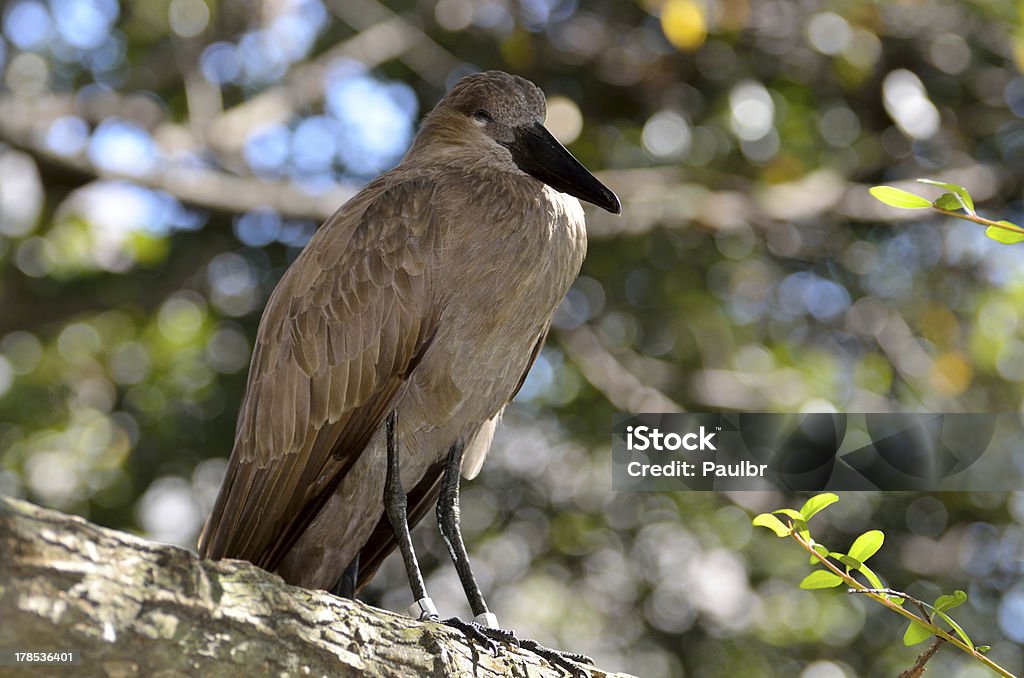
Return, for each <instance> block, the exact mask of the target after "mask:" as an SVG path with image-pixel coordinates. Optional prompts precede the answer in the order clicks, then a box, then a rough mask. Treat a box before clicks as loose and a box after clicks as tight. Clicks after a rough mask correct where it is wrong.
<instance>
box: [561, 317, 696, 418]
mask: <svg viewBox="0 0 1024 678" xmlns="http://www.w3.org/2000/svg"><path fill="white" fill-rule="evenodd" d="M555 336H556V337H558V341H559V343H560V344H561V345H562V348H564V349H565V352H566V354H567V355H568V356H569V359H570V360H572V361H573V362H574V363H575V364H576V366H577V367H579V369H580V372H581V373H582V374H583V377H584V378H585V379H586V380H587V381H588V382H590V384H591V385H592V386H593V387H594V388H596V389H597V390H598V391H600V392H601V393H603V394H604V396H605V398H607V399H608V402H610V403H611V404H612V405H614V406H615V407H616V408H618V409H619V410H621V411H623V412H684V411H685V410H684V408H683V407H682V405H680V404H679V403H677V402H675V401H674V400H672V399H671V398H669V397H668V396H666V395H665V394H664V393H662V392H661V391H659V390H658V389H656V388H653V387H651V386H648V385H646V384H644V383H643V382H641V381H640V380H639V379H638V378H637V377H636V376H635V375H634V374H633V373H632V372H630V371H629V370H627V369H626V368H625V367H623V366H622V364H621V363H620V362H619V361H618V360H616V358H615V356H613V355H612V354H611V353H609V352H608V350H607V349H606V348H605V347H604V345H602V344H601V340H600V338H598V336H597V334H596V333H595V332H594V331H593V330H591V329H590V328H589V327H587V326H586V325H580V326H579V327H577V328H575V329H571V330H556V332H555Z"/></svg>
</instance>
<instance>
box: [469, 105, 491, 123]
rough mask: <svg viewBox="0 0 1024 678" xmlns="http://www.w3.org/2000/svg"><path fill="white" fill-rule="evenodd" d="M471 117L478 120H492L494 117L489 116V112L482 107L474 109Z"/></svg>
mask: <svg viewBox="0 0 1024 678" xmlns="http://www.w3.org/2000/svg"><path fill="white" fill-rule="evenodd" d="M473 117H474V118H476V119H477V120H479V121H480V122H494V118H492V117H491V114H490V113H488V112H487V111H485V110H484V109H482V108H478V109H476V112H475V113H473Z"/></svg>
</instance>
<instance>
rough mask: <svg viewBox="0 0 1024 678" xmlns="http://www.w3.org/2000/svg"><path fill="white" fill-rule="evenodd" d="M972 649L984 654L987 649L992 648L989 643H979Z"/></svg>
mask: <svg viewBox="0 0 1024 678" xmlns="http://www.w3.org/2000/svg"><path fill="white" fill-rule="evenodd" d="M974 649H975V650H977V651H978V652H980V653H982V654H985V653H986V652H988V651H989V650H991V649H992V646H991V645H979V646H978V647H976V648H974Z"/></svg>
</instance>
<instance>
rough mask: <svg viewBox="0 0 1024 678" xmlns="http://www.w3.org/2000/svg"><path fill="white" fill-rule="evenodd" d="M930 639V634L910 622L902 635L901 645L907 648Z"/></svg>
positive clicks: (922, 627)
mask: <svg viewBox="0 0 1024 678" xmlns="http://www.w3.org/2000/svg"><path fill="white" fill-rule="evenodd" d="M931 637H932V632H931V631H929V630H928V629H927V628H925V627H924V626H922V625H921V624H918V623H917V622H910V626H908V627H907V630H906V632H905V633H904V634H903V644H904V645H906V646H907V647H910V646H911V645H917V644H918V643H920V642H922V641H925V640H928V639H929V638H931Z"/></svg>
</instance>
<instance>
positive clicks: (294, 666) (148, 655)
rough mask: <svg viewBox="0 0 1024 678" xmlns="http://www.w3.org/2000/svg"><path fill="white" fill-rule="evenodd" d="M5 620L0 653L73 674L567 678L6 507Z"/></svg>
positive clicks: (330, 599) (14, 504) (439, 630)
mask: <svg viewBox="0 0 1024 678" xmlns="http://www.w3.org/2000/svg"><path fill="white" fill-rule="evenodd" d="M0 620H2V623H0V649H5V650H31V651H40V650H60V649H68V650H70V649H75V650H79V652H80V660H79V664H78V665H76V666H74V667H68V669H67V670H68V671H71V672H73V674H74V675H76V676H103V677H105V678H109V677H111V676H162V677H164V678H169V677H170V676H198V675H201V676H204V678H205V677H217V676H231V677H235V676H239V675H242V676H260V675H274V676H285V675H288V676H347V675H360V676H364V675H365V676H403V675H416V676H461V675H474V676H478V677H482V678H486V677H488V676H505V675H516V676H538V677H543V676H562V675H564V673H563V672H562V671H560V670H559V669H557V668H555V667H552V666H551V665H549V664H547V663H546V662H545V661H544V660H543V659H541V658H539V657H537V656H536V655H533V654H531V653H529V652H526V651H524V650H520V649H518V648H511V647H505V648H503V649H502V651H501V652H500V653H499V654H498V656H492V655H491V654H490V652H488V650H487V649H485V648H483V647H476V646H472V645H469V644H467V641H466V640H465V638H464V637H463V636H462V635H461V634H459V633H458V632H456V631H453V630H451V629H449V628H447V627H444V626H440V625H438V624H432V623H421V622H417V621H415V620H413V619H410V618H408V617H405V616H401V615H397V614H393V613H390V612H386V611H383V610H378V609H376V608H372V607H369V606H367V605H364V604H362V603H359V602H355V601H348V600H342V599H339V598H336V597H334V596H332V595H330V594H328V593H326V592H323V591H310V590H306V589H301V588H297V587H294V586H289V585H287V584H285V583H284V582H283V581H282V580H281V579H280V577H277V576H276V575H273V574H269V573H267V572H264V571H263V570H260V569H259V568H256V567H254V566H253V565H251V564H249V563H246V562H242V561H220V562H210V561H202V560H200V559H199V558H197V557H196V556H195V554H193V553H191V552H189V551H186V550H183V549H180V548H175V547H173V546H166V545H161V544H155V543H152V542H148V541H145V540H143V539H140V538H138V537H134V536H132V535H129V534H125V533H122V532H117V531H114V530H109V529H105V528H101V527H98V526H96V525H93V524H91V523H89V522H87V521H85V520H83V519H82V518H79V517H76V516H68V515H65V514H62V513H59V512H57V511H52V510H47V509H42V508H39V507H36V506H34V505H32V504H29V503H27V502H24V501H20V500H15V499H9V498H4V497H0ZM46 670H47V671H49V672H51V673H54V674H63V673H64V672H65V671H63V670H62V669H59V668H57V667H48V668H47V669H46ZM18 671H19V669H18V668H12V667H10V666H0V675H19V674H18V673H17V672H18ZM30 672H31V669H29V670H28V671H25V672H23V673H22V674H20V675H25V674H26V673H30ZM32 675H36V674H32ZM40 675H41V674H40ZM591 675H593V676H594V677H595V678H600V677H603V676H610V675H612V674H609V673H607V672H604V671H601V670H598V669H592V670H591Z"/></svg>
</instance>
